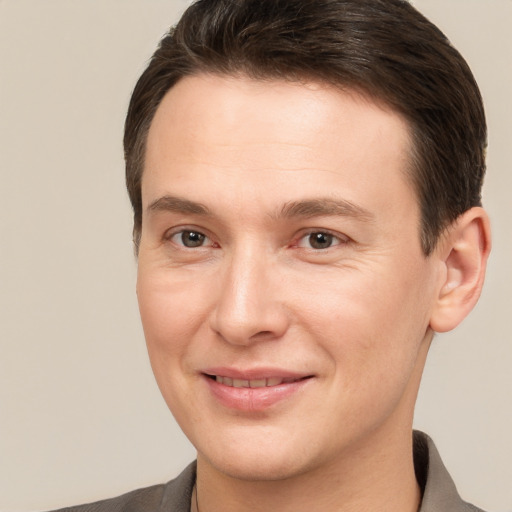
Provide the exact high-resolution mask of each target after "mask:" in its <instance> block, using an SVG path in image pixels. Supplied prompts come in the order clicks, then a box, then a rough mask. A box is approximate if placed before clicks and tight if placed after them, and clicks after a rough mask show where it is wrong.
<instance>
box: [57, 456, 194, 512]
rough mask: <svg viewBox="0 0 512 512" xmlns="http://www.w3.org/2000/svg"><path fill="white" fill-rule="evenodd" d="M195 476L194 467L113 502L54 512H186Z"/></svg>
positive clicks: (109, 500)
mask: <svg viewBox="0 0 512 512" xmlns="http://www.w3.org/2000/svg"><path fill="white" fill-rule="evenodd" d="M195 475H196V465H195V463H192V464H190V465H189V466H188V467H187V468H186V469H185V470H184V471H183V472H182V473H181V474H180V475H179V476H178V477H177V478H175V479H174V480H171V481H170V482H167V483H166V484H160V485H153V486H151V487H145V488H143V489H137V490H135V491H131V492H128V493H126V494H123V495H121V496H117V497H115V498H110V499H107V500H102V501H96V502H94V503H87V504H84V505H78V506H73V507H66V508H62V509H59V510H56V511H54V512H157V511H164V510H165V511H167V512H189V510H190V497H191V496H192V489H193V487H194V482H195Z"/></svg>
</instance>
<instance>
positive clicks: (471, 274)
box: [430, 207, 491, 332]
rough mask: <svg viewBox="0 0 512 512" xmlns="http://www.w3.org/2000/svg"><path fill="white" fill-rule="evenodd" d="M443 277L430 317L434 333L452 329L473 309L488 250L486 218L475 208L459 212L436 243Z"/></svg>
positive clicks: (489, 237)
mask: <svg viewBox="0 0 512 512" xmlns="http://www.w3.org/2000/svg"><path fill="white" fill-rule="evenodd" d="M439 245H440V247H438V254H439V257H440V258H441V262H442V267H443V279H442V283H441V285H440V287H439V289H438V294H437V299H436V302H435V304H434V309H433V311H432V315H431V318H430V327H431V328H432V329H433V330H434V331H436V332H446V331H450V330H452V329H454V328H455V327H456V326H457V325H458V324H459V323H460V322H462V320H463V319H464V318H465V317H466V316H467V315H468V313H469V312H470V311H471V310H472V309H473V307H474V306H475V304H476V303H477V301H478V298H479V297H480V293H481V291H482V286H483V283H484V277H485V269H486V265H487V258H488V256H489V252H490V250H491V233H490V225H489V217H488V215H487V213H486V212H485V210H483V209H482V208H479V207H475V208H471V209H470V210H468V211H466V212H465V213H463V214H462V215H461V216H460V217H459V218H458V219H457V220H456V221H455V222H454V224H453V225H452V226H450V227H449V228H447V231H446V233H445V234H444V235H443V238H442V239H441V240H440V242H439Z"/></svg>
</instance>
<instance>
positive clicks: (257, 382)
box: [249, 379, 267, 388]
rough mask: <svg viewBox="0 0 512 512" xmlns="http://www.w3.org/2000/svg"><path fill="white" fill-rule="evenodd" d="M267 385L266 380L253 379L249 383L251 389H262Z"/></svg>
mask: <svg viewBox="0 0 512 512" xmlns="http://www.w3.org/2000/svg"><path fill="white" fill-rule="evenodd" d="M266 385H267V379H255V380H250V381H249V386H250V387H251V388H264V387H265V386H266Z"/></svg>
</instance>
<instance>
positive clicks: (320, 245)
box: [308, 232, 335, 249]
mask: <svg viewBox="0 0 512 512" xmlns="http://www.w3.org/2000/svg"><path fill="white" fill-rule="evenodd" d="M334 238H335V237H334V236H333V235H331V234H329V233H321V232H319V233H311V234H310V235H309V237H308V242H309V245H310V247H312V248H313V249H328V248H329V247H331V246H332V245H333V242H334Z"/></svg>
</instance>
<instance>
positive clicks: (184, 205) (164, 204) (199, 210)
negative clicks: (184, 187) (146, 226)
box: [147, 196, 210, 215]
mask: <svg viewBox="0 0 512 512" xmlns="http://www.w3.org/2000/svg"><path fill="white" fill-rule="evenodd" d="M147 210H148V211H149V212H160V211H167V212H176V213H188V214H192V215H210V210H209V209H208V208H207V207H206V206H204V205H203V204H201V203H196V202H195V201H189V200H188V199H183V198H181V197H175V196H162V197H159V198H158V199H156V200H155V201H153V202H152V203H151V204H150V205H149V206H148V208H147Z"/></svg>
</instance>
